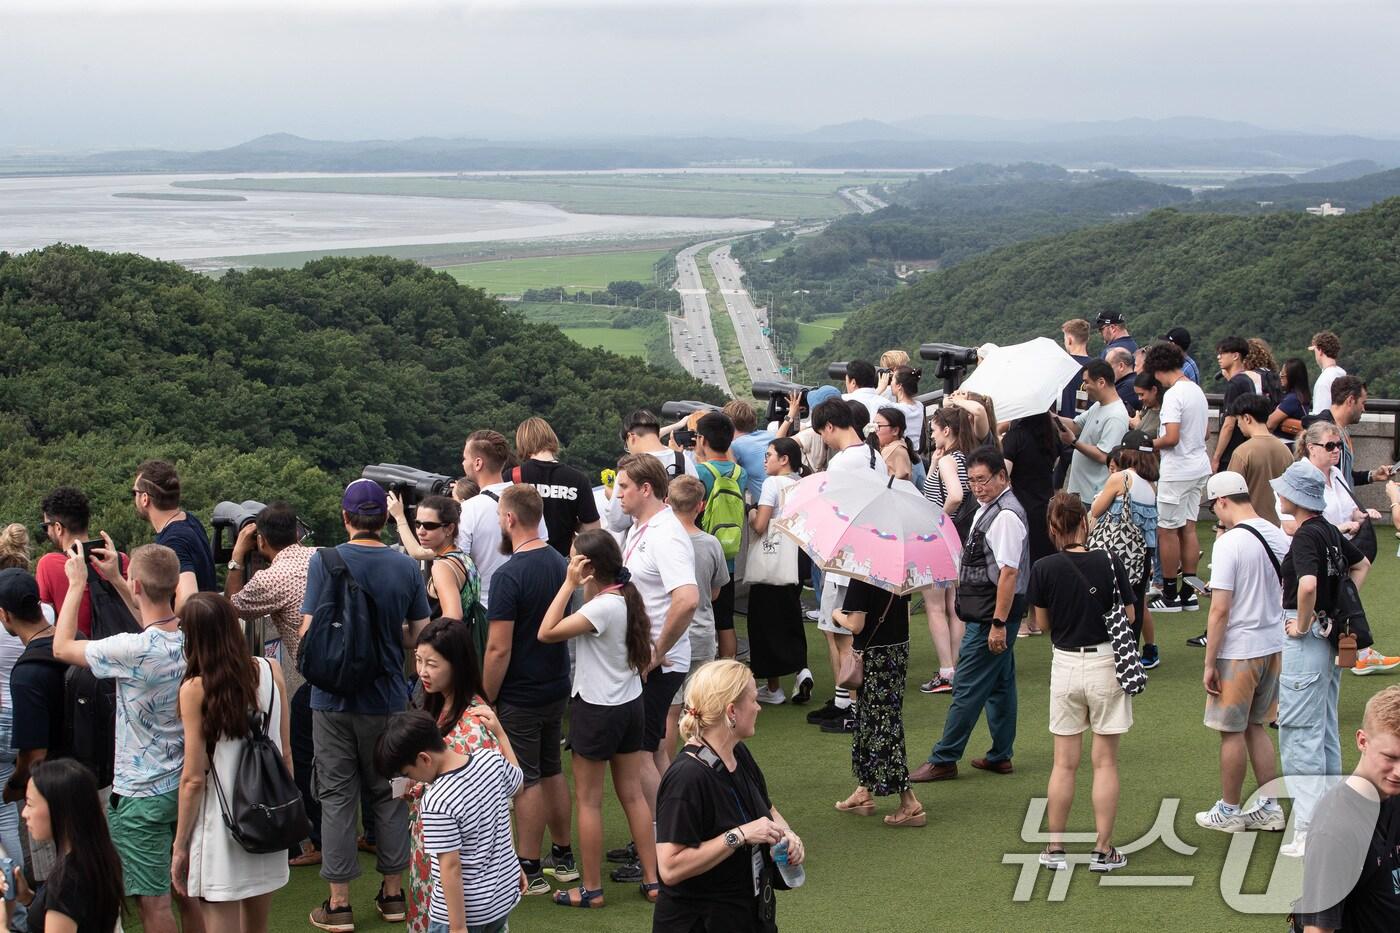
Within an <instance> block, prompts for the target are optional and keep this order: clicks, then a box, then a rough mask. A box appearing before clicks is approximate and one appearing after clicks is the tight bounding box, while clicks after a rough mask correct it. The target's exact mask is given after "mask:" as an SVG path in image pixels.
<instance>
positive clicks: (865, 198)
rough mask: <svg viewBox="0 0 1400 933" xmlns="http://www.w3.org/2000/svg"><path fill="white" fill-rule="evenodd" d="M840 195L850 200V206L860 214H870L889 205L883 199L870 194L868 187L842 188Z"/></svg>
mask: <svg viewBox="0 0 1400 933" xmlns="http://www.w3.org/2000/svg"><path fill="white" fill-rule="evenodd" d="M841 197H843V198H845V199H846V200H847V201H848V202H850V204H851V206H852V207H854V208H855V209H856V210H858V211H860V212H861V213H862V214H872V213H874V212H875V211H878V210H879V209H880V208H882V207H889V205H888V204H886V203H885V202H884V201H881V200H880V199H879V198H877V197H875V195H873V194H871V193H870V189H869V188H842V189H841Z"/></svg>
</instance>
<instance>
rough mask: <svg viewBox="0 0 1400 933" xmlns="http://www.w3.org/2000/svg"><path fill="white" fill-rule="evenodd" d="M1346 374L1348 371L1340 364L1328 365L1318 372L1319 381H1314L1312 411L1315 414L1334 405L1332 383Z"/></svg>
mask: <svg viewBox="0 0 1400 933" xmlns="http://www.w3.org/2000/svg"><path fill="white" fill-rule="evenodd" d="M1346 374H1347V371H1346V370H1345V369H1342V367H1340V366H1328V367H1327V368H1326V369H1324V370H1323V371H1322V372H1320V373H1318V374H1317V381H1316V382H1314V383H1313V399H1312V413H1313V414H1314V415H1316V414H1320V413H1322V412H1324V411H1326V410H1327V409H1329V408H1331V407H1332V383H1334V382H1336V381H1337V379H1338V378H1339V377H1341V376H1345V375H1346Z"/></svg>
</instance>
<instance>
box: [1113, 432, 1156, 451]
mask: <svg viewBox="0 0 1400 933" xmlns="http://www.w3.org/2000/svg"><path fill="white" fill-rule="evenodd" d="M1118 446H1119V447H1127V448H1129V449H1130V450H1140V451H1142V452H1143V453H1151V452H1152V437H1151V436H1150V435H1148V433H1147V432H1146V431H1129V432H1128V433H1127V434H1124V435H1123V440H1122V442H1121V443H1119V445H1118Z"/></svg>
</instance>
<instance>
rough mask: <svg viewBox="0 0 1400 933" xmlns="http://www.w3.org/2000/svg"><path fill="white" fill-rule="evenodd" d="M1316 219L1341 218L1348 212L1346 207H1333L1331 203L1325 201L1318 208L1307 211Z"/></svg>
mask: <svg viewBox="0 0 1400 933" xmlns="http://www.w3.org/2000/svg"><path fill="white" fill-rule="evenodd" d="M1307 210H1308V213H1309V214H1312V215H1313V216H1314V217H1340V216H1342V215H1343V214H1345V213H1346V212H1347V209H1346V208H1345V207H1333V206H1332V202H1331V201H1323V202H1322V204H1321V205H1320V206H1318V207H1310V208H1308V209H1307Z"/></svg>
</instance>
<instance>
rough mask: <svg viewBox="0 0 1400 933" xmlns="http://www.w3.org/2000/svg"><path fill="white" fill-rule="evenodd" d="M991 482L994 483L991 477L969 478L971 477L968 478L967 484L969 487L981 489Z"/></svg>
mask: <svg viewBox="0 0 1400 933" xmlns="http://www.w3.org/2000/svg"><path fill="white" fill-rule="evenodd" d="M991 481H992V477H990V476H985V477H979V476H969V477H968V478H967V484H968V485H969V486H977V487H979V488H980V487H982V486H986V485H988V484H990V483H991Z"/></svg>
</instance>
